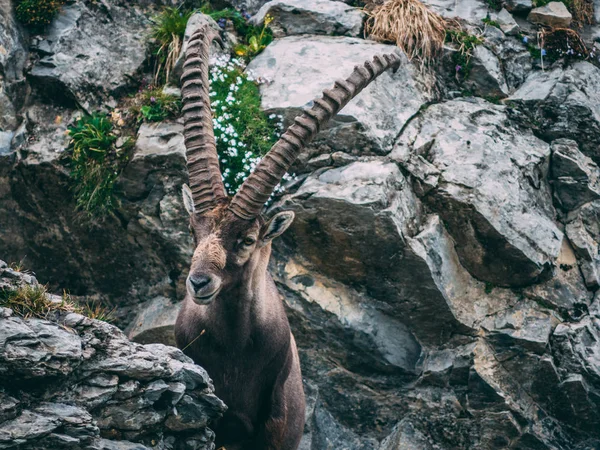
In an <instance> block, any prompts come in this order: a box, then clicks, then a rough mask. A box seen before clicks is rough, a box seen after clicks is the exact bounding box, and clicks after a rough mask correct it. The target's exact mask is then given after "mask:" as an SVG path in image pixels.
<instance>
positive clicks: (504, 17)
mask: <svg viewBox="0 0 600 450" xmlns="http://www.w3.org/2000/svg"><path fill="white" fill-rule="evenodd" d="M493 17H494V20H495V21H496V22H498V24H499V25H500V29H501V30H502V31H503V32H504V34H506V35H507V36H516V35H518V34H519V30H520V28H519V24H518V23H517V21H516V20H515V18H514V17H513V16H512V14H511V13H509V12H508V11H507V10H506V9H504V8H502V10H501V11H500V12H499V13H498V14H496V15H495V16H493Z"/></svg>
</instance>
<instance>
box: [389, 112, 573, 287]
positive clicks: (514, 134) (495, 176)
mask: <svg viewBox="0 0 600 450" xmlns="http://www.w3.org/2000/svg"><path fill="white" fill-rule="evenodd" d="M549 157H550V148H549V146H548V144H546V143H545V142H543V141H541V140H540V139H538V138H536V137H535V136H533V134H532V133H531V132H528V131H520V130H517V129H515V128H510V127H509V122H508V117H507V112H506V108H505V107H502V106H496V105H493V104H491V103H488V102H486V101H483V100H456V101H451V102H447V103H440V104H437V105H433V106H431V107H429V108H428V109H427V110H425V111H423V112H422V113H421V114H420V115H419V116H417V117H416V118H415V119H414V120H413V121H411V123H410V124H409V125H408V126H407V127H406V129H405V131H404V133H403V134H402V136H401V138H400V139H399V141H398V143H397V145H396V148H395V149H394V152H393V153H392V158H393V159H394V160H396V161H398V162H399V164H400V165H401V166H402V167H404V168H405V169H406V170H407V171H408V172H409V173H410V174H412V176H413V180H414V183H415V184H416V188H417V192H419V193H420V195H422V196H423V198H424V201H426V202H427V204H428V205H430V206H431V207H432V208H433V209H434V210H435V211H436V212H437V213H438V214H439V215H440V216H441V217H442V219H443V220H444V222H445V223H446V225H447V227H448V231H449V232H450V234H451V235H452V237H453V238H454V240H455V242H456V251H457V253H458V256H459V258H460V261H461V263H462V264H463V265H464V266H465V267H466V268H467V270H468V271H469V272H470V273H471V274H473V275H474V276H475V277H476V278H478V279H480V280H483V281H486V282H488V283H492V284H495V285H501V286H519V285H526V284H530V283H533V282H535V281H536V280H539V279H540V278H543V277H545V276H546V277H547V276H549V275H550V272H551V269H552V266H553V264H554V263H555V260H556V258H557V256H558V254H559V252H560V248H561V242H562V237H563V235H562V232H561V231H560V230H559V229H558V228H557V226H556V224H555V223H554V220H553V219H554V216H555V212H554V209H553V208H552V200H551V193H550V188H549V186H548V185H547V182H546V177H547V173H548V163H549Z"/></svg>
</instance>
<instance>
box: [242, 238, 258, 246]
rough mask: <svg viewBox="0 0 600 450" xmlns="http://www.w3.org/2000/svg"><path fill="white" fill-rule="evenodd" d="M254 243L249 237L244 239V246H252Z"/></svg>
mask: <svg viewBox="0 0 600 450" xmlns="http://www.w3.org/2000/svg"><path fill="white" fill-rule="evenodd" d="M255 242H256V240H255V239H254V238H251V237H247V238H246V239H244V245H248V246H250V245H252V244H254V243H255Z"/></svg>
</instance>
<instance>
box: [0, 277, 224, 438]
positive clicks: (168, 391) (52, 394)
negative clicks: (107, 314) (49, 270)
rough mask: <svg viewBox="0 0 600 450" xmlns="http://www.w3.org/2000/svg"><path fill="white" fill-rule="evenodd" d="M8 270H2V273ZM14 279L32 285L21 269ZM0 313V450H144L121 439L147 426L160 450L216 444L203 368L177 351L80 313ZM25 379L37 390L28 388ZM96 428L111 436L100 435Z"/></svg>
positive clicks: (214, 401)
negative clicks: (49, 316) (51, 316)
mask: <svg viewBox="0 0 600 450" xmlns="http://www.w3.org/2000/svg"><path fill="white" fill-rule="evenodd" d="M8 271H9V269H7V268H3V269H0V280H3V279H5V278H6V277H7V276H9V275H7V274H8ZM17 277H18V278H21V280H22V283H25V284H35V283H36V282H35V281H32V280H28V279H26V278H25V277H26V275H25V274H20V273H17ZM1 285H2V284H1V283H0V286H1ZM5 311H10V310H4V309H3V311H1V312H0V330H1V331H0V363H1V364H0V401H1V406H0V448H2V449H4V448H23V449H32V450H33V449H54V448H72V449H76V448H91V449H98V450H100V449H105V450H110V449H116V450H132V449H144V448H146V447H144V446H143V445H142V446H141V444H136V443H135V442H128V441H140V442H141V441H142V440H144V439H145V437H147V436H148V435H150V434H152V435H153V436H155V437H154V438H153V439H154V440H155V443H154V444H153V446H158V447H159V448H164V446H165V445H166V444H167V443H171V444H172V443H173V442H177V441H179V442H183V441H184V440H185V441H187V440H189V439H192V440H193V441H194V442H196V443H195V444H192V443H190V444H189V445H188V446H187V447H185V448H189V449H196V450H211V449H213V448H214V447H213V444H212V442H213V438H214V434H213V433H212V431H210V430H209V429H208V428H207V427H208V426H209V425H210V423H211V422H212V421H213V420H215V419H216V418H218V417H220V416H221V414H222V413H223V412H224V410H225V409H226V408H225V405H224V404H223V402H221V400H219V399H218V398H217V397H215V396H214V394H213V389H214V388H213V385H212V382H211V380H210V378H209V377H208V374H207V373H206V372H205V371H204V369H202V368H201V367H200V366H197V365H195V364H194V363H193V362H192V360H191V359H189V358H188V357H186V356H185V355H184V354H183V353H182V352H181V351H180V350H178V349H175V348H173V347H167V346H164V345H160V344H153V345H146V346H142V345H139V344H134V343H132V342H130V341H128V340H127V338H126V337H125V336H124V335H123V333H122V332H121V331H120V330H119V329H118V328H116V327H114V326H112V325H109V324H107V323H104V322H99V321H96V320H91V319H88V318H86V317H83V316H80V315H78V314H73V313H71V314H67V315H62V316H61V315H57V316H55V318H56V319H57V322H51V321H46V320H40V319H23V318H21V317H17V316H16V315H13V314H8V313H5ZM42 377H43V378H44V379H40V378H42ZM32 379H35V380H36V381H35V383H36V391H35V393H36V395H30V394H31V387H30V386H31V385H32V383H33V381H31V380H32ZM5 390H10V392H14V394H15V396H17V397H18V398H19V400H18V401H17V400H15V398H13V397H11V396H8V395H5V394H4V391H5ZM177 424H179V425H177ZM100 432H102V434H103V435H104V436H105V437H106V436H108V435H110V436H112V437H113V438H115V440H107V439H99V435H100ZM156 433H159V434H156ZM121 440H123V441H125V442H122V441H121ZM171 444H169V445H171Z"/></svg>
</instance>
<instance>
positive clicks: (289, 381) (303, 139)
mask: <svg viewBox="0 0 600 450" xmlns="http://www.w3.org/2000/svg"><path fill="white" fill-rule="evenodd" d="M214 33H215V32H214V31H212V30H211V29H210V28H209V27H204V28H202V29H200V30H198V31H197V32H196V33H194V35H193V36H192V37H191V39H190V41H189V44H188V49H187V53H186V60H185V63H184V72H183V76H182V94H183V105H184V106H183V115H184V137H185V145H186V155H187V162H188V170H189V174H190V186H189V187H187V186H184V189H183V199H184V203H185V207H186V209H187V211H188V212H189V214H190V229H191V231H192V233H193V235H194V242H195V245H196V249H195V251H194V256H193V258H192V264H191V268H190V274H189V276H188V279H187V295H186V298H185V300H184V304H183V307H182V309H181V311H180V313H179V316H178V318H177V324H176V326H175V335H176V339H177V345H178V346H179V347H181V348H183V349H184V351H185V352H186V353H187V354H188V355H189V356H191V357H192V359H193V360H194V361H195V362H196V363H198V364H200V365H202V366H203V367H204V368H205V369H206V370H207V371H208V373H209V374H210V375H211V377H213V381H214V385H215V392H216V394H217V395H218V396H219V397H220V398H221V399H222V400H223V401H224V402H225V403H226V404H227V406H228V408H229V409H228V410H227V412H226V413H225V415H224V416H223V418H222V419H220V420H219V422H218V423H217V424H216V426H215V432H216V444H217V448H219V447H221V446H224V447H225V448H227V450H296V449H297V448H298V445H299V443H300V439H301V438H302V433H303V429H304V409H305V401H304V391H303V388H302V376H301V371H300V361H299V358H298V350H297V349H296V343H295V341H294V337H293V336H292V334H291V331H290V326H289V322H288V319H287V317H286V314H285V309H284V306H283V303H282V301H281V298H280V296H279V293H278V292H277V288H276V286H275V283H274V282H273V279H272V278H271V276H270V274H269V273H268V271H267V266H268V263H269V258H270V256H271V242H272V241H273V239H275V238H276V237H278V236H280V235H281V234H282V233H283V232H284V231H285V230H286V229H287V228H288V227H289V226H290V225H291V223H292V221H293V220H294V214H293V213H292V212H289V211H284V212H280V213H278V214H275V215H274V216H273V217H272V218H271V219H270V220H266V219H265V218H263V217H262V215H261V211H262V209H263V207H264V204H265V203H266V201H267V200H268V199H269V197H270V196H271V194H272V192H273V190H274V189H275V187H276V186H277V184H278V183H279V182H280V181H281V179H282V177H283V175H284V174H285V173H286V172H287V171H288V169H289V168H290V166H291V165H292V163H293V162H294V161H295V160H296V158H297V157H298V154H299V153H300V152H301V151H302V149H303V148H304V147H305V146H306V144H307V143H308V142H310V140H311V139H312V138H314V136H315V135H316V134H317V133H318V132H319V129H320V128H321V126H322V125H323V124H325V123H326V122H327V121H328V120H329V119H330V118H332V117H333V116H335V115H336V114H337V113H338V112H339V111H340V110H341V109H342V108H343V107H344V106H345V105H346V104H347V103H348V102H349V101H350V100H351V99H352V98H353V97H354V96H355V95H357V94H358V93H359V92H360V91H361V90H362V89H363V88H365V87H366V86H367V85H368V84H369V83H370V82H371V81H373V80H374V79H375V78H376V77H377V76H379V75H380V74H381V73H383V72H384V71H385V70H386V69H388V68H389V67H394V68H397V66H398V65H399V63H400V58H399V56H398V55H397V54H389V55H384V56H382V57H375V58H374V59H373V61H372V62H367V63H365V64H364V65H363V66H357V67H356V68H355V69H354V72H353V73H352V74H351V75H350V77H349V78H348V79H347V80H342V81H337V82H336V83H335V85H334V87H333V89H330V90H326V91H325V92H324V93H323V97H321V98H318V99H316V100H315V101H314V105H313V107H312V108H310V109H308V110H306V111H305V112H304V113H303V114H302V115H301V116H300V117H298V118H296V119H295V123H294V124H293V125H292V126H290V127H289V128H288V130H287V131H286V132H285V133H284V134H283V135H282V136H281V139H280V140H279V141H278V142H277V143H276V144H275V145H274V146H273V148H272V149H271V150H270V151H269V153H267V154H266V155H265V157H264V158H263V159H262V160H261V161H260V163H259V164H258V165H257V167H256V169H255V170H254V172H253V173H252V174H251V175H250V176H249V177H248V179H247V180H246V181H245V182H244V184H243V185H242V186H241V187H240V189H239V191H238V192H237V194H236V195H235V196H234V197H233V198H232V199H229V198H228V197H227V195H226V192H225V187H224V185H223V181H222V177H221V172H220V170H219V160H218V156H217V150H216V143H215V138H214V132H213V125H212V113H211V110H210V101H209V95H208V92H209V90H208V51H209V46H210V43H211V41H212V40H213V39H214V38H215V37H216V35H215V34H214Z"/></svg>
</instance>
